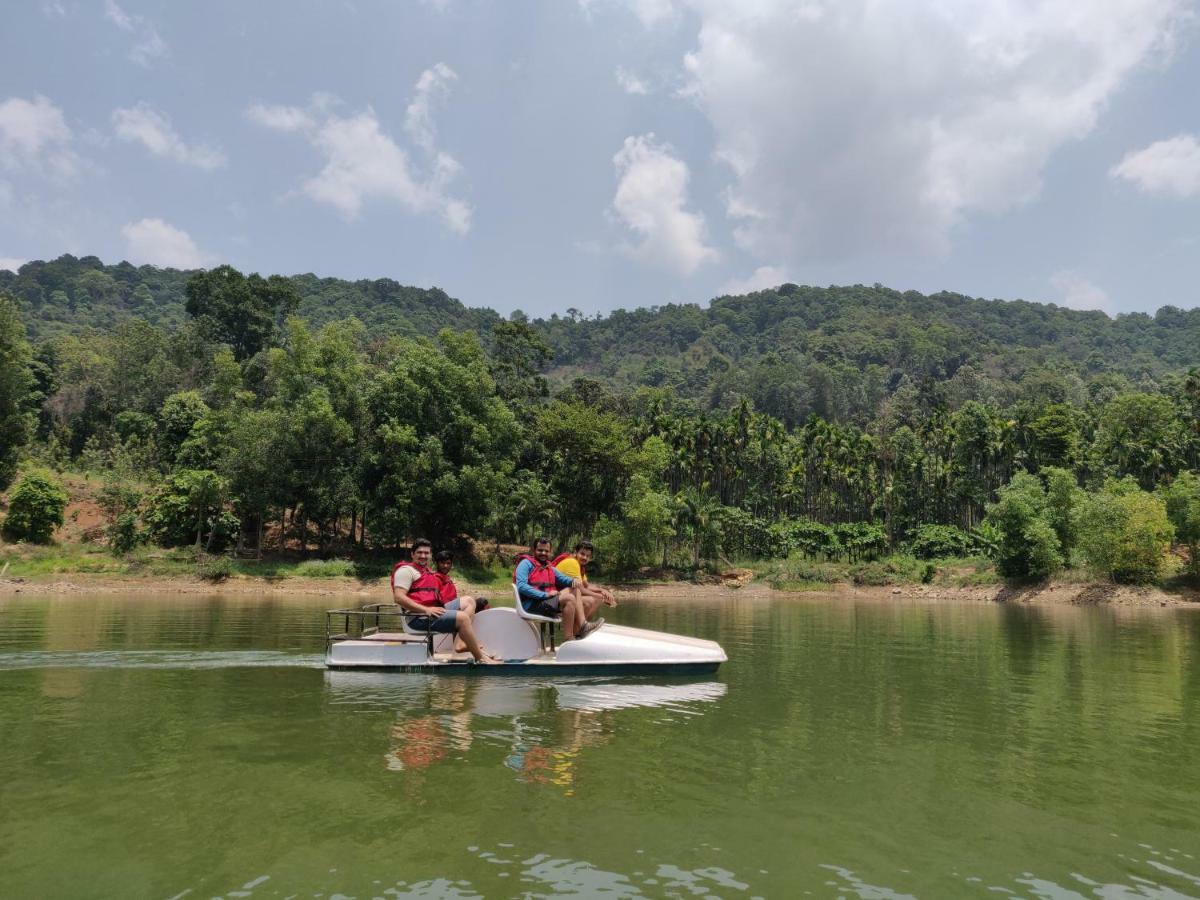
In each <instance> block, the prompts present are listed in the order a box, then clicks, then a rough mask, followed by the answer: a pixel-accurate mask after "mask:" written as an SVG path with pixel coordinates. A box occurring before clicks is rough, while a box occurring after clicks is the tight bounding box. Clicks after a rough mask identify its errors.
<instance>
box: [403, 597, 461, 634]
mask: <svg viewBox="0 0 1200 900" xmlns="http://www.w3.org/2000/svg"><path fill="white" fill-rule="evenodd" d="M445 609H446V611H445V612H444V613H442V614H440V615H437V616H414V617H413V618H411V619H409V620H408V624H409V627H410V628H414V629H416V630H417V631H432V632H434V633H435V634H454V632H456V631H458V600H457V598H456V599H454V600H451V601H450V602H449V603H447V604H446V607H445Z"/></svg>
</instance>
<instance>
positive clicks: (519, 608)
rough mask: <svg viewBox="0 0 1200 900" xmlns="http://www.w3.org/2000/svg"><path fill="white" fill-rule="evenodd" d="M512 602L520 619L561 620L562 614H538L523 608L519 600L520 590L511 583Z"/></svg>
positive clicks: (557, 621) (523, 605)
mask: <svg viewBox="0 0 1200 900" xmlns="http://www.w3.org/2000/svg"><path fill="white" fill-rule="evenodd" d="M513 602H514V603H515V604H516V606H517V615H518V616H520V617H521V618H522V619H528V620H529V621H530V622H553V623H554V624H556V625H557V624H558V623H559V622H561V621H562V616H539V615H535V614H534V613H531V612H529V611H528V610H527V609H525V604H524V603H522V602H521V592H520V591H519V590H517V586H516V585H515V584H514V585H513Z"/></svg>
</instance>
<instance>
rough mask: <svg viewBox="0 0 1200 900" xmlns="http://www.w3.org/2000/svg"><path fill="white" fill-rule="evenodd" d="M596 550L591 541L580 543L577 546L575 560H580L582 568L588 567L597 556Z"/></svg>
mask: <svg viewBox="0 0 1200 900" xmlns="http://www.w3.org/2000/svg"><path fill="white" fill-rule="evenodd" d="M595 552H596V548H595V547H594V546H593V545H592V542H591V541H580V542H579V543H578V544H576V545H575V558H576V559H577V560H579V564H580V565H581V566H586V565H587V564H588V563H590V562H591V561H592V556H593V555H594V554H595Z"/></svg>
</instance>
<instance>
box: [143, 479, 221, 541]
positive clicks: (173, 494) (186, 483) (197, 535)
mask: <svg viewBox="0 0 1200 900" xmlns="http://www.w3.org/2000/svg"><path fill="white" fill-rule="evenodd" d="M227 492H228V482H227V481H226V480H225V479H224V478H222V477H221V476H220V475H218V474H217V473H216V472H211V471H205V470H195V469H183V470H181V471H179V472H176V473H175V474H173V475H171V476H170V477H168V478H167V479H166V480H165V481H164V482H163V483H162V485H160V486H159V488H158V489H157V490H155V491H154V492H153V493H152V494H151V495H150V497H149V499H148V501H147V509H146V515H145V520H146V526H147V528H148V529H149V532H150V536H151V537H152V538H153V539H154V540H155V541H156V542H157V543H158V544H160V545H161V546H163V547H183V546H186V545H187V544H189V543H190V544H193V545H194V546H195V547H197V548H199V547H200V546H201V541H202V539H205V538H206V541H205V544H204V549H205V550H208V551H212V550H221V549H223V548H224V547H226V546H228V545H229V544H230V542H232V541H233V539H234V538H235V537H236V536H237V533H238V519H237V516H235V515H234V514H233V513H231V512H229V511H228V510H227V509H226V508H225V502H226V499H227Z"/></svg>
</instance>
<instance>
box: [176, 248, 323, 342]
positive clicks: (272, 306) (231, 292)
mask: <svg viewBox="0 0 1200 900" xmlns="http://www.w3.org/2000/svg"><path fill="white" fill-rule="evenodd" d="M186 293H187V303H186V304H185V309H186V310H187V313H188V315H189V316H191V317H192V318H193V319H195V320H196V325H197V327H198V328H199V329H200V332H201V333H202V334H203V335H204V336H205V337H206V338H207V339H208V340H211V341H215V342H217V343H222V344H228V345H229V347H230V348H231V349H232V350H233V354H234V356H235V357H236V358H237V359H239V360H243V359H248V358H249V357H251V356H253V355H254V354H256V353H258V352H259V351H260V350H262V349H263V348H264V347H266V346H267V344H268V343H269V342H270V340H271V336H272V335H273V334H274V332H275V329H276V327H277V326H278V325H279V324H281V323H282V321H283V320H284V319H285V318H286V317H287V316H288V315H290V314H291V313H292V312H294V311H295V309H296V307H297V306H298V305H299V303H300V294H299V292H298V291H297V290H296V287H295V285H293V284H292V282H291V281H290V280H289V279H287V278H284V277H283V276H281V275H272V276H270V277H269V278H263V277H262V276H261V275H259V274H257V273H254V274H251V275H248V276H247V275H243V274H242V273H241V272H239V271H238V270H237V269H235V268H233V267H232V266H218V267H217V268H215V269H212V270H211V271H208V272H199V273H197V274H195V275H193V276H191V278H189V279H188V281H187V288H186Z"/></svg>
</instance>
